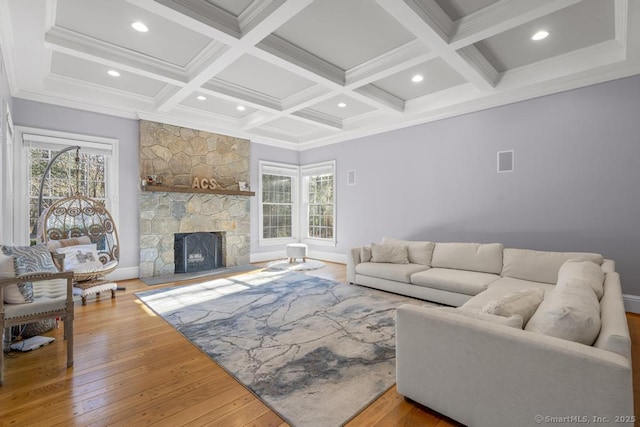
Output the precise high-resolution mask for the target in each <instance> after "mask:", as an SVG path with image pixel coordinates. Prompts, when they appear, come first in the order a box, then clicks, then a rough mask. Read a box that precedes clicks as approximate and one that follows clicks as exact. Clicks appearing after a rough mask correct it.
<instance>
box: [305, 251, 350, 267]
mask: <svg viewBox="0 0 640 427" xmlns="http://www.w3.org/2000/svg"><path fill="white" fill-rule="evenodd" d="M309 258H313V259H319V260H320V261H329V262H337V263H338V264H346V263H347V254H336V253H333V252H321V251H315V250H311V249H310V250H309Z"/></svg>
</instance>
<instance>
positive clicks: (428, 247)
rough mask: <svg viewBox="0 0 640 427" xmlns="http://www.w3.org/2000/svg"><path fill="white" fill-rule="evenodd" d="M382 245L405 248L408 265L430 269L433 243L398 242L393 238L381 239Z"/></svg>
mask: <svg viewBox="0 0 640 427" xmlns="http://www.w3.org/2000/svg"><path fill="white" fill-rule="evenodd" d="M382 244H383V245H387V244H388V245H399V246H406V247H407V253H408V258H409V262H410V263H412V264H421V265H426V266H427V267H431V257H432V256H433V248H434V247H435V243H432V242H418V241H411V240H400V239H394V238H393V237H383V238H382Z"/></svg>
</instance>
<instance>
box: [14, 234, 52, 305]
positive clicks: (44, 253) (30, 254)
mask: <svg viewBox="0 0 640 427" xmlns="http://www.w3.org/2000/svg"><path fill="white" fill-rule="evenodd" d="M3 252H4V253H5V255H12V256H13V258H14V259H13V262H14V267H15V269H16V275H18V276H21V275H23V274H28V273H57V272H58V269H57V268H56V266H55V265H54V264H53V260H52V259H51V253H50V252H49V249H48V248H47V246H46V245H44V244H39V245H35V246H3ZM18 289H19V290H20V293H21V294H22V296H23V297H24V302H33V283H31V282H26V283H20V284H18Z"/></svg>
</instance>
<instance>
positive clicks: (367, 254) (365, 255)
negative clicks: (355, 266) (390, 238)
mask: <svg viewBox="0 0 640 427" xmlns="http://www.w3.org/2000/svg"><path fill="white" fill-rule="evenodd" d="M369 261H371V246H363V247H361V248H360V262H369Z"/></svg>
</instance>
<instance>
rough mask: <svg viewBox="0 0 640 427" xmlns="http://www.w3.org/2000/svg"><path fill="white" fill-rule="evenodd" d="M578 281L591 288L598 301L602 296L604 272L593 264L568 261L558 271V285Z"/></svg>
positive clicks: (575, 260) (574, 260)
mask: <svg viewBox="0 0 640 427" xmlns="http://www.w3.org/2000/svg"><path fill="white" fill-rule="evenodd" d="M572 280H580V281H582V282H584V284H585V285H586V286H591V288H592V289H593V291H594V292H595V293H596V296H597V297H598V300H600V299H601V298H602V295H604V271H602V268H600V266H599V265H598V264H596V263H595V262H591V261H581V260H578V259H570V260H569V261H567V262H565V263H564V264H562V267H560V270H559V271H558V284H560V283H564V282H569V281H572Z"/></svg>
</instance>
